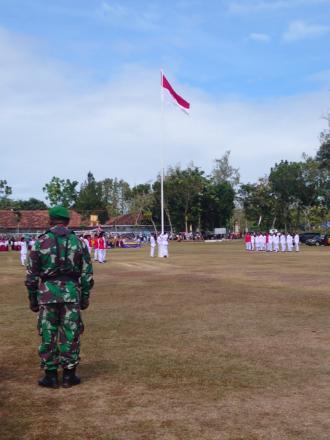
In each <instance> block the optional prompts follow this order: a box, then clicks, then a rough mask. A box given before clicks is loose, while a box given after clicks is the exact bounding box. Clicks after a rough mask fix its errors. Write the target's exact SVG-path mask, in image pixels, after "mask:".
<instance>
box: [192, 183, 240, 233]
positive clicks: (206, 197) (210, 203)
mask: <svg viewBox="0 0 330 440" xmlns="http://www.w3.org/2000/svg"><path fill="white" fill-rule="evenodd" d="M234 199H235V191H234V189H233V187H232V185H231V184H230V183H228V182H222V183H215V182H214V180H213V179H211V180H205V184H204V188H203V192H202V196H201V204H200V207H201V228H202V229H203V230H207V231H211V230H213V229H214V228H217V227H227V226H228V224H229V220H230V218H231V216H232V214H233V210H234V207H235V204H234Z"/></svg>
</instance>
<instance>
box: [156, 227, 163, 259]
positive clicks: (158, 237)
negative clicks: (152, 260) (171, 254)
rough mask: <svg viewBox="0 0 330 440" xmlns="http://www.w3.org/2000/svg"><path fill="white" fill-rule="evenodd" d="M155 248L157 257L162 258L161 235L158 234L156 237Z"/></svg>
mask: <svg viewBox="0 0 330 440" xmlns="http://www.w3.org/2000/svg"><path fill="white" fill-rule="evenodd" d="M157 248H158V257H159V258H162V257H163V237H162V234H160V233H159V234H158V236H157Z"/></svg>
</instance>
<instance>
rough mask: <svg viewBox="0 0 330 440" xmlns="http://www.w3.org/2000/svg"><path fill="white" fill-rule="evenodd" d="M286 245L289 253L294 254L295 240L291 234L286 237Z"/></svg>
mask: <svg viewBox="0 0 330 440" xmlns="http://www.w3.org/2000/svg"><path fill="white" fill-rule="evenodd" d="M286 244H287V246H288V251H289V252H292V247H293V238H292V235H291V234H290V232H289V233H288V235H287V236H286Z"/></svg>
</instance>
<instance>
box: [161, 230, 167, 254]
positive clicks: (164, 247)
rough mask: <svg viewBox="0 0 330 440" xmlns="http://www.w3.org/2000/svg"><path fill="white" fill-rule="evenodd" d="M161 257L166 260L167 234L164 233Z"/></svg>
mask: <svg viewBox="0 0 330 440" xmlns="http://www.w3.org/2000/svg"><path fill="white" fill-rule="evenodd" d="M162 246H163V257H164V258H168V233H167V232H165V234H164V235H163V239H162Z"/></svg>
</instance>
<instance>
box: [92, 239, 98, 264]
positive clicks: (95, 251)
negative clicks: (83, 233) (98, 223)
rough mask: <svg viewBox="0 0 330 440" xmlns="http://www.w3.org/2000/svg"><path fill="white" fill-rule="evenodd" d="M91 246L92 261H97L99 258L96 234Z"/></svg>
mask: <svg viewBox="0 0 330 440" xmlns="http://www.w3.org/2000/svg"><path fill="white" fill-rule="evenodd" d="M93 247H94V261H98V259H99V255H98V254H99V237H98V235H97V234H95V235H94V241H93Z"/></svg>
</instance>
